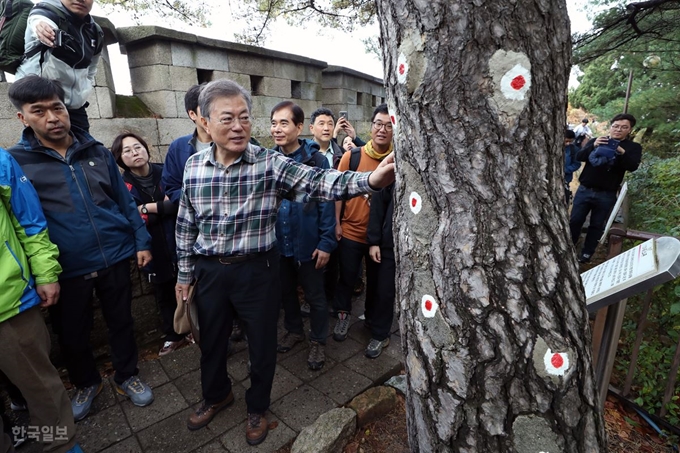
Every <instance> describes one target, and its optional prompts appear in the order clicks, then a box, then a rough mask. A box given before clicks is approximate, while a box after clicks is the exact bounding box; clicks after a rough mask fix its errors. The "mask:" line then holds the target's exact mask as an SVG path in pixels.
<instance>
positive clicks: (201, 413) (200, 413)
mask: <svg viewBox="0 0 680 453" xmlns="http://www.w3.org/2000/svg"><path fill="white" fill-rule="evenodd" d="M232 404H234V392H229V395H227V397H226V398H225V399H224V400H222V401H220V402H219V403H216V404H210V405H207V404H205V401H203V404H201V406H200V407H199V408H198V409H197V410H196V412H194V413H193V414H191V415H190V416H189V420H187V428H189V429H190V430H191V431H196V430H197V429H201V428H203V427H204V426H205V425H207V424H208V423H210V422H211V421H212V419H213V418H215V415H217V413H218V412H219V411H221V410H222V409H224V408H227V407H229V406H231V405H232Z"/></svg>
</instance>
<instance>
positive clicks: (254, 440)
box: [246, 413, 269, 445]
mask: <svg viewBox="0 0 680 453" xmlns="http://www.w3.org/2000/svg"><path fill="white" fill-rule="evenodd" d="M268 429H269V426H268V425H267V419H266V418H265V417H264V414H250V413H249V414H248V425H247V426H246V441H247V442H248V445H257V444H261V443H262V442H264V440H265V439H266V438H267V431H268Z"/></svg>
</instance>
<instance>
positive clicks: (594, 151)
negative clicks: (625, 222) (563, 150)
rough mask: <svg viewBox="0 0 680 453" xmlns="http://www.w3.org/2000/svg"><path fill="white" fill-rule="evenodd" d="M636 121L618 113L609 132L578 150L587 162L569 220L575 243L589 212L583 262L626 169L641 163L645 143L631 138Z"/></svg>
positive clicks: (601, 230)
mask: <svg viewBox="0 0 680 453" xmlns="http://www.w3.org/2000/svg"><path fill="white" fill-rule="evenodd" d="M635 122H636V120H635V117H634V116H633V115H630V114H628V113H621V114H618V115H616V116H615V117H614V118H612V120H611V128H610V130H609V136H603V137H598V138H596V139H591V140H590V141H588V143H586V145H585V146H584V147H583V148H582V149H581V150H580V151H579V152H578V153H577V154H576V159H578V160H579V161H582V162H585V163H586V165H585V167H584V168H583V171H582V172H581V176H580V177H579V182H580V183H581V185H580V186H579V188H578V191H577V192H576V195H575V196H574V204H573V207H572V210H571V218H570V220H569V229H570V230H571V239H572V241H573V242H574V245H576V243H577V242H578V239H579V237H580V235H581V228H582V227H583V223H584V222H585V220H586V217H587V216H588V213H590V225H589V226H588V232H587V234H586V238H585V241H584V242H583V249H582V250H581V253H580V254H579V257H578V261H579V262H580V263H587V262H589V261H590V259H591V258H592V256H593V253H595V249H596V248H597V242H598V240H599V239H600V237H602V234H603V233H604V227H605V224H606V222H607V219H608V218H609V214H610V213H611V210H612V208H613V207H614V205H615V204H616V194H617V192H618V190H619V187H620V186H621V182H622V181H623V177H624V175H625V173H626V171H631V172H632V171H635V170H637V168H638V167H639V166H640V161H641V159H642V147H641V146H640V145H639V144H638V143H635V142H633V141H632V140H630V139H629V135H630V132H631V131H632V129H633V127H635ZM591 155H592V156H591ZM591 157H593V158H592V159H591Z"/></svg>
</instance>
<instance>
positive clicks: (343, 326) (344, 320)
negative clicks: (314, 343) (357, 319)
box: [333, 311, 349, 341]
mask: <svg viewBox="0 0 680 453" xmlns="http://www.w3.org/2000/svg"><path fill="white" fill-rule="evenodd" d="M347 332H349V313H347V312H344V311H339V312H338V321H337V322H336V323H335V328H334V329H333V339H334V340H335V341H345V338H347Z"/></svg>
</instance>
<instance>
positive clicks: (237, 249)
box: [176, 80, 394, 445]
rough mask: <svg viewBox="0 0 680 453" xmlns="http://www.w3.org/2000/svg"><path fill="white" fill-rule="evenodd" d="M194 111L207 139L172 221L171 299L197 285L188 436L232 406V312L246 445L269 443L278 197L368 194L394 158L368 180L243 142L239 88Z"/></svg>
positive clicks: (390, 172)
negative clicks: (174, 271)
mask: <svg viewBox="0 0 680 453" xmlns="http://www.w3.org/2000/svg"><path fill="white" fill-rule="evenodd" d="M199 105H200V108H201V113H202V115H204V116H203V120H202V122H203V125H204V127H205V128H206V130H207V131H208V133H209V134H210V136H211V137H212V139H213V146H212V147H211V148H210V149H209V150H205V151H202V152H200V153H196V154H194V155H193V156H191V157H190V158H189V160H188V161H187V164H186V168H185V171H184V186H183V189H182V194H181V198H180V207H179V214H178V218H177V233H176V234H177V252H178V253H177V254H178V258H179V276H178V281H177V297H182V298H185V297H186V295H187V293H188V289H189V283H190V282H191V281H192V279H193V278H195V279H196V280H197V282H198V283H197V287H196V296H195V299H194V303H195V304H196V307H197V309H198V322H199V324H200V326H201V343H200V347H201V355H202V357H201V385H202V387H203V397H204V399H205V401H204V402H203V404H202V405H201V407H199V409H198V410H197V411H196V412H195V413H194V414H192V415H191V416H190V417H189V420H188V423H187V425H188V427H189V429H192V430H194V429H200V428H202V427H204V426H206V425H207V424H208V423H210V421H211V420H212V419H213V418H214V417H215V414H217V413H218V412H219V411H220V410H222V409H224V408H225V407H227V406H229V405H230V404H231V403H232V402H233V401H234V395H233V393H232V391H231V382H230V381H229V377H228V375H227V339H228V338H229V335H230V333H231V329H232V320H233V318H234V316H235V315H237V316H238V317H239V318H240V319H241V320H242V321H243V324H244V327H245V331H246V334H247V336H248V342H249V352H250V362H251V376H250V381H251V387H250V388H249V389H248V391H247V392H246V404H247V408H248V423H247V427H246V440H247V441H248V443H249V444H251V445H257V444H259V443H261V442H262V441H264V439H265V438H266V437H267V421H266V419H265V416H264V413H265V411H266V410H267V409H268V408H269V403H270V393H271V388H272V382H273V379H274V370H275V368H276V323H277V318H278V313H279V310H278V307H279V302H280V301H279V298H280V291H279V284H278V279H279V268H278V262H279V254H278V251H277V250H276V247H275V243H276V236H275V230H274V227H275V223H276V213H277V210H278V206H279V204H280V202H281V200H282V198H283V197H286V198H288V199H292V200H294V201H298V202H306V201H310V200H313V199H314V200H321V201H332V200H338V199H347V198H349V197H352V196H355V195H359V194H361V193H364V192H369V191H372V190H374V189H378V188H380V187H384V186H386V185H388V184H390V183H391V182H392V181H393V180H394V160H393V158H391V157H390V158H388V159H385V161H384V162H383V163H382V164H381V165H380V167H379V168H378V169H376V170H375V171H374V172H372V173H363V174H362V173H353V172H345V173H340V172H338V171H334V170H321V169H318V168H312V167H308V166H305V165H301V164H298V163H296V162H294V161H292V160H291V159H288V158H286V157H285V156H283V155H282V154H280V153H276V152H273V151H270V150H267V149H265V148H261V147H259V146H256V145H252V144H249V140H250V133H251V127H252V126H251V112H252V101H251V98H250V94H249V93H248V92H247V91H246V90H244V89H243V88H242V87H241V86H240V85H238V84H236V83H234V82H231V81H228V80H216V81H214V82H211V83H209V84H208V85H207V86H206V87H205V88H204V89H203V91H202V92H201V95H200V98H199Z"/></svg>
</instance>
